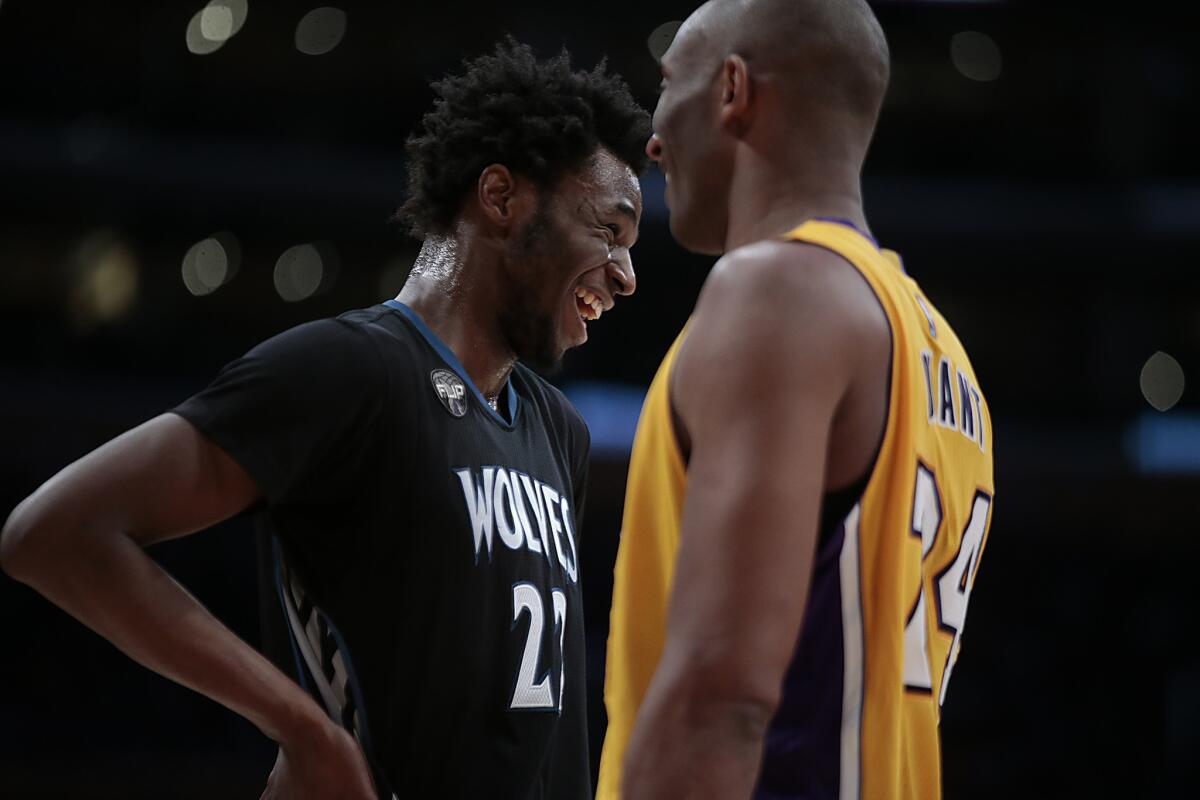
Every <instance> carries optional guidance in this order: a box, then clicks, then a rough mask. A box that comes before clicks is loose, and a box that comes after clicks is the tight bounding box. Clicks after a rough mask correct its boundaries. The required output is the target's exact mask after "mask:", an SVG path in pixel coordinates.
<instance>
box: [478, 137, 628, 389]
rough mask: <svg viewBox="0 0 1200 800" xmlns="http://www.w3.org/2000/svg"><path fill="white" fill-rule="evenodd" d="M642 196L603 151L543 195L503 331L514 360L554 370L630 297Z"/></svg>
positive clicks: (526, 233) (512, 278)
mask: <svg viewBox="0 0 1200 800" xmlns="http://www.w3.org/2000/svg"><path fill="white" fill-rule="evenodd" d="M641 214H642V193H641V188H640V186H639V185H638V180H637V176H636V175H635V174H634V172H633V170H632V169H631V168H630V167H629V165H628V164H625V163H624V162H622V161H621V160H620V159H618V158H617V157H616V156H614V155H613V154H612V153H611V152H609V151H608V150H606V149H604V148H599V149H597V150H596V152H595V153H594V154H593V155H592V157H591V158H589V159H588V160H587V161H586V162H585V163H584V164H583V166H581V167H580V168H579V169H578V170H576V171H575V172H572V173H570V174H568V175H566V176H565V177H564V178H563V179H562V180H561V181H559V182H558V184H557V185H556V186H554V187H553V188H552V189H549V190H545V191H543V192H542V194H541V196H540V198H539V202H538V209H537V211H536V213H535V214H534V215H533V217H532V218H531V219H530V220H529V222H527V223H526V224H525V227H524V229H523V230H522V231H520V232H519V234H518V236H517V242H516V244H515V245H514V252H513V253H512V254H511V255H512V257H511V258H510V261H511V263H512V268H511V269H510V274H509V275H508V276H506V277H507V285H508V286H509V287H510V290H509V291H508V292H507V295H508V297H507V300H506V301H505V302H504V307H503V308H502V309H501V316H500V319H501V326H502V328H503V333H504V335H505V338H506V339H507V341H508V343H509V346H510V347H512V349H513V351H514V352H515V353H516V354H517V357H518V358H520V359H521V360H523V361H527V362H529V363H532V364H534V365H537V366H541V367H545V368H554V367H556V366H557V365H558V363H559V361H560V360H561V359H562V356H563V353H564V352H565V351H566V350H568V349H569V348H571V347H578V346H579V345H581V344H583V343H584V342H586V341H587V329H588V325H589V324H593V323H595V322H596V321H597V320H599V318H600V317H601V315H602V314H603V313H604V312H606V311H609V310H610V309H612V307H613V305H614V303H615V302H616V299H617V298H618V297H624V296H628V295H631V294H633V292H634V291H635V290H636V288H637V278H636V276H635V275H634V271H633V261H632V258H631V257H630V252H629V251H630V249H631V248H632V247H633V245H634V243H635V242H636V241H637V236H638V224H639V223H640V221H641Z"/></svg>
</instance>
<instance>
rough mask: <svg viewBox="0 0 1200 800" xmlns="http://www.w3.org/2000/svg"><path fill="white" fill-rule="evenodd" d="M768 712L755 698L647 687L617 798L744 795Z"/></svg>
mask: <svg viewBox="0 0 1200 800" xmlns="http://www.w3.org/2000/svg"><path fill="white" fill-rule="evenodd" d="M770 717H771V715H770V712H769V711H768V710H767V709H766V708H764V706H763V705H761V704H760V703H758V702H751V701H746V700H741V699H732V698H730V699H726V698H722V697H720V696H719V695H708V696H706V695H705V693H704V692H702V691H699V690H698V689H688V688H686V687H683V686H678V687H673V686H670V685H663V684H660V685H659V686H657V687H656V686H654V685H652V686H651V689H650V692H649V693H648V694H647V697H646V702H645V704H644V706H643V709H642V712H641V713H640V714H639V716H638V720H637V724H636V725H635V727H634V732H633V735H632V738H631V740H630V743H629V748H628V751H627V754H626V757H625V767H624V770H623V775H624V777H623V788H622V797H624V798H625V800H657V799H658V798H665V797H670V798H679V799H680V800H686V799H688V798H710V797H711V798H722V800H725V799H726V798H728V799H729V800H738V799H739V798H749V797H750V796H751V794H752V793H753V791H754V786H755V783H756V781H757V779H758V771H759V765H760V762H761V761H762V751H763V742H764V737H765V735H766V729H767V725H768V723H769V721H770Z"/></svg>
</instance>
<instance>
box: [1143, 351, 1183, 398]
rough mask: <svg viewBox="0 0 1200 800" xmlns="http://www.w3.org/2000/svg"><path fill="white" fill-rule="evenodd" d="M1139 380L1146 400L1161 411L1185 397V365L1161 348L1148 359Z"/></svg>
mask: <svg viewBox="0 0 1200 800" xmlns="http://www.w3.org/2000/svg"><path fill="white" fill-rule="evenodd" d="M1139 382H1140V384H1141V387H1142V395H1143V396H1144V397H1145V398H1146V402H1147V403H1149V404H1150V405H1151V406H1153V407H1154V408H1155V409H1157V410H1159V411H1169V410H1170V409H1171V408H1172V407H1173V406H1174V405H1175V404H1176V403H1178V402H1179V398H1181V397H1183V385H1184V379H1183V367H1181V366H1179V362H1178V361H1176V360H1175V359H1174V358H1172V357H1171V356H1169V355H1167V354H1166V353H1164V352H1163V351H1161V350H1159V351H1158V352H1157V353H1155V354H1154V355H1152V356H1150V358H1149V359H1147V360H1146V364H1145V366H1143V367H1142V375H1141V379H1140V381H1139Z"/></svg>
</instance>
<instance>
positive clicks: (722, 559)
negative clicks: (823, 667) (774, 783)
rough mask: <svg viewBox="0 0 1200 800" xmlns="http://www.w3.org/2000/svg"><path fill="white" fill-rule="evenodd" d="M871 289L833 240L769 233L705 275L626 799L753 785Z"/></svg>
mask: <svg viewBox="0 0 1200 800" xmlns="http://www.w3.org/2000/svg"><path fill="white" fill-rule="evenodd" d="M864 290H865V291H866V292H868V294H867V295H866V297H867V298H868V299H871V298H870V295H869V289H866V287H865V286H864V285H863V284H862V283H861V279H860V278H859V277H858V276H857V275H856V274H855V273H854V271H853V270H852V269H851V268H849V267H848V265H846V264H844V263H838V262H837V261H836V257H835V256H832V255H831V254H829V253H827V252H825V251H821V250H817V249H815V248H810V247H803V246H799V245H794V244H782V243H775V242H771V243H764V244H760V245H754V246H752V247H750V248H746V249H744V250H743V251H738V252H735V253H733V254H730V255H729V256H727V257H726V258H725V259H723V260H722V262H721V263H720V264H718V266H717V267H716V268H715V269H714V271H713V274H712V276H711V277H710V279H709V281H708V285H707V286H706V288H705V291H704V294H703V296H702V297H701V299H700V302H699V304H698V306H697V310H696V314H695V317H694V319H693V321H692V324H691V326H690V329H689V334H688V338H687V340H686V341H685V343H684V345H683V346H682V349H681V351H680V354H679V357H678V361H677V362H676V366H675V371H674V375H673V383H672V401H673V405H674V406H675V409H676V412H677V414H678V420H679V422H680V424H681V425H682V426H683V427H684V428H685V431H686V434H687V436H688V438H690V441H691V452H690V458H689V463H688V488H687V497H686V500H685V503H684V513H683V525H682V527H683V530H682V532H681V535H680V548H679V554H678V561H677V566H676V572H675V581H674V586H673V589H672V593H671V599H670V604H669V609H668V620H667V638H666V643H665V646H664V650H663V655H662V659H661V661H660V662H659V666H658V669H657V671H656V673H655V675H654V678H653V680H652V681H651V684H650V687H649V689H648V691H647V695H646V698H645V702H644V703H643V705H642V708H641V711H640V713H639V715H638V718H637V722H636V723H635V727H634V732H633V734H632V738H631V741H630V745H629V748H628V751H627V760H626V763H625V770H624V788H623V794H624V796H625V797H626V798H628V800H637V799H638V798H661V797H671V798H691V797H720V798H745V797H749V796H750V794H751V792H752V791H753V787H754V785H755V781H756V778H757V775H758V769H759V763H760V761H761V758H762V748H763V738H764V735H765V732H766V729H767V726H768V724H769V722H770V719H771V717H772V716H773V714H774V712H775V709H776V707H777V705H778V702H779V698H780V694H781V686H782V680H783V676H784V672H785V670H786V668H787V665H788V663H789V662H790V660H791V657H792V653H793V651H794V648H795V645H796V641H797V638H798V636H799V633H800V626H801V621H802V619H803V616H804V609H805V604H806V601H807V598H808V590H809V583H810V578H811V573H812V564H813V557H814V552H815V544H816V538H817V528H818V523H819V515H820V507H821V499H822V495H823V491H824V486H825V478H826V461H827V453H828V449H829V441H830V431H831V428H832V426H833V424H834V419H835V416H836V415H837V414H838V411H839V406H840V405H841V403H842V401H843V398H844V397H845V396H846V394H847V391H848V387H849V386H850V385H851V383H852V380H853V376H854V373H855V370H856V369H857V368H858V367H857V364H858V359H857V357H856V354H857V353H858V352H860V351H861V350H862V349H863V339H864V337H866V338H869V337H870V336H871V335H872V334H873V333H875V332H876V331H874V330H871V324H870V319H871V317H870V315H869V314H864V312H863V311H862V300H863V297H864V295H863V291H864ZM871 313H875V314H878V310H877V309H871ZM864 320H866V322H865V323H864ZM865 331H866V332H865Z"/></svg>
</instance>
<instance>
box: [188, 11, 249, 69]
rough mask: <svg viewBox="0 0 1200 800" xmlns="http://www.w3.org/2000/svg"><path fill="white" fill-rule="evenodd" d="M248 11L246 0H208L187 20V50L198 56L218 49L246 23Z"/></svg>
mask: <svg viewBox="0 0 1200 800" xmlns="http://www.w3.org/2000/svg"><path fill="white" fill-rule="evenodd" d="M248 11H249V8H248V6H247V3H246V0H209V2H208V4H207V5H206V6H204V8H202V9H200V10H199V11H197V12H196V14H195V15H194V16H193V17H192V19H191V21H190V22H188V27H187V35H186V37H185V38H186V39H187V46H188V50H190V51H191V52H193V53H195V54H196V55H200V56H203V55H208V54H209V53H215V52H216V51H217V50H220V49H221V46H222V45H223V44H225V42H227V41H229V40H230V39H231V38H232V37H233V36H234V35H236V34H237V32H238V31H240V30H241V29H242V26H243V25H245V24H246V14H247V12H248Z"/></svg>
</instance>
